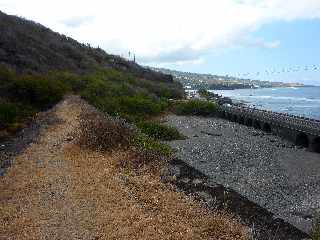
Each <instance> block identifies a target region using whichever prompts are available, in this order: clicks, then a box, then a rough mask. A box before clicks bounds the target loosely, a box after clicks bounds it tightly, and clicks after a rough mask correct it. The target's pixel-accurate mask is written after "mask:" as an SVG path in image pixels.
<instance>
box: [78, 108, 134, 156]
mask: <svg viewBox="0 0 320 240" xmlns="http://www.w3.org/2000/svg"><path fill="white" fill-rule="evenodd" d="M79 131H80V132H79V143H80V145H81V146H83V147H86V148H89V149H92V150H98V151H109V150H111V149H117V148H120V147H121V148H126V147H127V146H129V145H130V143H131V141H132V138H133V135H134V131H133V129H132V128H131V127H130V126H129V125H128V124H127V123H126V122H125V121H124V120H122V119H116V118H112V117H110V116H108V115H105V114H103V113H101V112H99V111H97V110H95V109H94V108H88V111H86V112H84V113H82V114H81V115H80V128H79Z"/></svg>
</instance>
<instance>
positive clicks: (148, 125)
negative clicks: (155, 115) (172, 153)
mask: <svg viewBox="0 0 320 240" xmlns="http://www.w3.org/2000/svg"><path fill="white" fill-rule="evenodd" d="M137 126H138V128H139V129H140V130H141V132H142V133H144V134H146V135H148V136H150V137H153V138H155V139H158V140H162V141H172V140H182V139H185V137H184V136H183V135H181V134H180V133H179V131H178V130H177V129H176V128H174V127H170V126H166V125H164V124H160V123H156V122H140V123H138V124H137Z"/></svg>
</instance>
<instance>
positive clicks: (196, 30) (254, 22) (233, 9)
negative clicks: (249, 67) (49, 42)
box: [0, 0, 320, 64]
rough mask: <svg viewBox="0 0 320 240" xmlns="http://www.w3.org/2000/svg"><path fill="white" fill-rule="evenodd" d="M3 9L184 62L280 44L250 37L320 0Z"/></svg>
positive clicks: (112, 46)
mask: <svg viewBox="0 0 320 240" xmlns="http://www.w3.org/2000/svg"><path fill="white" fill-rule="evenodd" d="M0 9H2V10H3V11H5V12H7V13H9V14H15V15H19V16H24V17H26V18H28V19H32V20H35V21H37V22H40V23H42V24H43V25H46V26H48V27H50V28H52V29H53V30H54V31H58V32H61V33H63V34H66V35H69V36H71V37H73V38H75V39H77V40H79V41H81V42H85V43H87V42H89V43H90V44H92V45H95V46H100V47H102V48H104V49H105V50H106V51H107V52H112V53H116V54H121V53H127V52H128V51H129V50H130V51H131V52H135V53H136V55H137V57H138V59H139V60H140V61H143V62H144V63H146V62H162V63H164V62H176V63H178V64H182V63H184V62H188V63H190V62H195V63H198V62H199V61H200V60H199V59H202V58H201V55H202V54H203V53H204V52H208V51H214V50H215V49H219V48H221V47H228V46H235V45H244V46H250V47H264V48H276V47H278V46H279V44H280V42H279V41H277V39H273V40H272V41H270V42H266V41H264V40H263V39H255V40H252V39H251V40H250V39H249V40H248V41H247V42H246V41H244V40H246V39H248V38H247V36H248V35H249V34H250V33H251V32H253V31H255V30H256V29H258V28H259V27H261V26H262V25H263V24H266V23H269V22H271V21H275V20H284V21H291V20H295V19H312V18H319V17H320V1H319V0H303V1H302V0H290V1H287V0H256V1H254V0H223V1H222V0H135V1H132V0H113V1H111V0H104V1H100V0H91V1H84V0H69V1H65V0H55V1H45V0H42V1H41V0H28V1H25V0H0ZM201 61H203V60H201Z"/></svg>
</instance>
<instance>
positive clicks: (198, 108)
mask: <svg viewBox="0 0 320 240" xmlns="http://www.w3.org/2000/svg"><path fill="white" fill-rule="evenodd" d="M216 111H217V104H216V103H214V102H209V101H202V100H189V101H185V102H179V103H176V105H175V106H174V112H175V113H176V114H178V115H199V116H208V115H213V114H214V113H215V112H216Z"/></svg>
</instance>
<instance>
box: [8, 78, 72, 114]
mask: <svg viewBox="0 0 320 240" xmlns="http://www.w3.org/2000/svg"><path fill="white" fill-rule="evenodd" d="M66 91H67V88H66V86H64V85H63V84H62V83H61V82H60V81H50V80H48V79H47V78H46V77H44V76H34V75H23V76H21V77H18V78H17V79H16V80H15V81H13V83H12V84H11V85H10V86H9V88H8V93H9V97H10V98H11V99H14V100H16V101H19V102H23V103H25V104H30V105H33V106H35V107H37V108H40V109H44V108H47V107H50V106H52V105H54V104H55V103H57V102H58V101H60V100H61V99H62V97H63V95H64V94H65V93H66Z"/></svg>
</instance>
